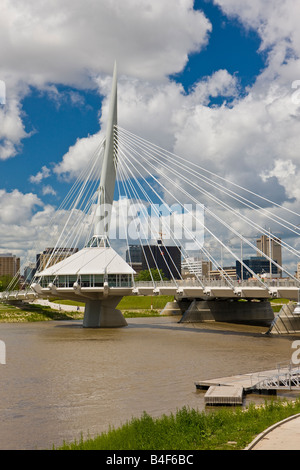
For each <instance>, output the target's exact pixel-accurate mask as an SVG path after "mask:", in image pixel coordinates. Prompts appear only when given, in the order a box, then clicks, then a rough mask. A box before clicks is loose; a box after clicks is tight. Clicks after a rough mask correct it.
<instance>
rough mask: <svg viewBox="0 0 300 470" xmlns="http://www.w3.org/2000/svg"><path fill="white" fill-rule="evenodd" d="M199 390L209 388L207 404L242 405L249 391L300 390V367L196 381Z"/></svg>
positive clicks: (269, 392) (268, 392) (267, 392)
mask: <svg viewBox="0 0 300 470" xmlns="http://www.w3.org/2000/svg"><path fill="white" fill-rule="evenodd" d="M195 386H196V388H197V389H198V390H207V392H206V394H205V396H204V401H205V404H206V405H242V403H243V397H244V395H246V394H249V393H263V394H268V395H270V394H276V391H277V390H298V391H300V368H299V367H292V366H291V365H289V366H287V367H278V368H277V369H272V370H265V371H261V372H255V373H249V374H243V375H233V376H230V377H222V378H218V379H208V380H203V381H199V382H195Z"/></svg>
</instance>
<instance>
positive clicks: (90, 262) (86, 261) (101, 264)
mask: <svg viewBox="0 0 300 470" xmlns="http://www.w3.org/2000/svg"><path fill="white" fill-rule="evenodd" d="M81 274H135V271H134V269H132V267H131V266H129V264H127V263H126V261H125V260H124V259H123V258H122V257H121V256H120V255H119V254H118V253H117V252H116V251H115V250H114V249H113V248H111V247H93V248H90V247H86V248H83V249H82V250H80V251H78V252H77V253H74V254H73V255H71V256H69V257H68V258H66V259H64V260H63V261H60V262H59V263H57V264H54V265H53V266H50V267H49V268H46V269H44V271H41V272H40V273H38V274H37V276H64V275H69V276H70V275H81Z"/></svg>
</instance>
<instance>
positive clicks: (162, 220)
mask: <svg viewBox="0 0 300 470" xmlns="http://www.w3.org/2000/svg"><path fill="white" fill-rule="evenodd" d="M120 153H121V154H122V155H123V156H124V152H123V150H120V149H119V154H120ZM120 163H121V165H124V163H125V162H124V161H123V160H120ZM125 165H126V164H125ZM122 168H124V167H122ZM126 168H127V170H128V173H127V178H129V179H132V178H133V179H134V181H135V183H136V184H137V185H138V187H139V189H140V191H141V192H142V193H143V195H144V197H145V199H146V200H147V202H148V203H149V205H150V207H152V208H153V210H154V212H155V214H156V216H158V217H159V216H160V214H159V211H158V209H157V207H156V205H155V204H154V203H153V201H152V200H151V199H150V197H149V195H148V194H147V192H146V191H145V190H144V188H143V187H142V185H141V184H140V182H139V181H138V179H137V178H136V177H135V175H134V173H133V171H132V170H130V168H129V167H128V165H126ZM139 202H140V203H141V204H143V201H142V199H140V198H139ZM165 207H166V208H167V209H169V214H170V215H171V214H172V211H171V210H170V208H168V207H167V206H165ZM147 215H148V214H147ZM161 223H162V225H163V228H166V229H167V230H169V232H170V239H171V240H172V242H173V243H174V244H175V246H177V247H178V248H179V249H180V251H181V253H182V252H185V253H186V257H187V256H188V254H187V252H186V250H185V249H184V248H183V247H182V246H180V243H179V240H177V239H176V238H175V237H174V234H173V231H172V230H171V227H170V225H169V226H168V225H167V223H166V221H165V220H164V218H162V219H161ZM158 248H159V250H160V253H161V254H162V251H161V246H160V245H158ZM163 249H164V250H166V251H167V253H168V255H169V259H170V261H171V262H172V264H173V266H174V269H175V270H176V271H177V274H178V276H179V277H180V278H181V279H182V276H181V273H180V272H179V271H178V268H177V266H176V264H175V263H174V260H173V258H172V257H171V255H170V253H169V251H168V247H167V246H166V245H165V244H164V245H163ZM170 274H171V277H172V279H173V281H174V283H175V284H177V282H176V279H175V278H174V276H173V274H172V271H171V270H170ZM196 278H197V280H198V281H199V283H200V284H201V285H202V286H203V287H204V285H203V283H202V281H201V280H200V278H199V277H198V276H196Z"/></svg>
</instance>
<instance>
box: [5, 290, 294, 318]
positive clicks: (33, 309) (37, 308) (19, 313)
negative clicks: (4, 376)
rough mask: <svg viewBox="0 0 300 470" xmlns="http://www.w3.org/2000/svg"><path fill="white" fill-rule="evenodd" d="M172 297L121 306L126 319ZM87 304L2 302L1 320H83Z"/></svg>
mask: <svg viewBox="0 0 300 470" xmlns="http://www.w3.org/2000/svg"><path fill="white" fill-rule="evenodd" d="M173 300H174V299H173V296H167V295H161V296H138V297H136V296H128V297H123V299H122V300H121V302H120V304H119V305H118V308H119V309H120V310H121V311H122V313H123V315H124V317H125V318H136V317H153V316H159V315H160V312H161V311H162V310H163V308H164V307H165V305H166V304H167V302H171V301H173ZM287 302H288V301H287V300H285V299H276V300H275V301H272V302H271V305H272V308H273V311H274V313H277V312H279V310H280V309H281V307H282V305H283V304H284V303H287ZM83 316H84V303H80V302H74V301H70V300H62V299H55V298H52V299H50V300H47V299H37V300H35V301H34V302H30V303H23V302H20V303H19V304H15V305H12V304H5V303H0V323H15V322H17V323H21V322H35V321H49V320H55V321H59V320H82V319H83Z"/></svg>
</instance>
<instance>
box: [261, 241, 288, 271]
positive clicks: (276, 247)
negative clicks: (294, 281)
mask: <svg viewBox="0 0 300 470" xmlns="http://www.w3.org/2000/svg"><path fill="white" fill-rule="evenodd" d="M256 247H257V249H258V250H260V251H257V257H261V256H262V255H261V253H260V252H262V253H264V254H265V255H266V256H268V257H269V258H271V259H272V260H273V261H275V262H276V263H277V264H279V266H282V249H281V240H280V238H277V237H273V238H272V237H268V236H267V235H262V236H261V237H260V238H259V239H258V240H256ZM268 263H269V264H270V262H269V261H268ZM266 272H270V266H269V268H268V270H267V271H266ZM272 273H273V267H272ZM274 273H276V274H281V270H280V271H278V269H277V268H276V272H274Z"/></svg>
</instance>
